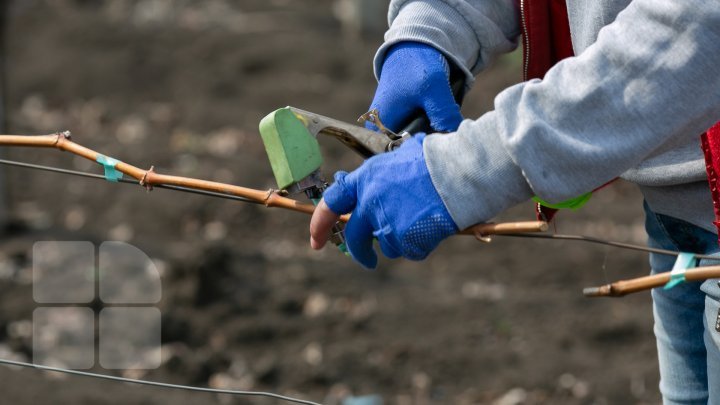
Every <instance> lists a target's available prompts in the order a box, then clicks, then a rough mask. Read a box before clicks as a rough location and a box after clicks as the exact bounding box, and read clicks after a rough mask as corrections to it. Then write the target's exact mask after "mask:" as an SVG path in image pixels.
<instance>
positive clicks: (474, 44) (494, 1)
mask: <svg viewBox="0 0 720 405" xmlns="http://www.w3.org/2000/svg"><path fill="white" fill-rule="evenodd" d="M388 21H389V24H390V29H389V30H388V31H387V32H386V33H385V43H384V44H383V45H382V46H381V47H380V49H379V50H378V52H377V54H376V55H375V63H374V66H375V76H376V77H378V78H379V77H380V70H381V67H382V63H383V61H384V60H385V52H386V51H387V50H388V48H389V47H391V46H392V45H394V44H396V43H398V42H403V41H414V42H422V43H425V44H428V45H430V46H433V47H435V48H436V49H438V50H440V51H441V52H442V53H443V54H444V55H445V56H446V57H447V58H448V59H449V60H450V61H452V62H454V64H455V65H456V66H457V67H459V68H460V69H461V70H462V71H463V72H464V73H465V75H466V77H467V79H466V83H467V85H468V87H469V86H470V85H471V84H472V82H473V80H474V76H475V75H476V74H478V73H479V72H480V71H481V70H483V69H484V68H485V67H486V66H487V65H488V64H489V63H490V62H491V61H492V60H493V59H494V58H495V57H496V56H498V55H499V54H502V53H506V52H510V51H512V50H513V49H515V48H516V47H517V39H518V37H519V35H520V24H519V11H518V9H517V6H516V5H515V2H514V1H513V0H393V1H392V2H391V3H390V9H389V12H388Z"/></svg>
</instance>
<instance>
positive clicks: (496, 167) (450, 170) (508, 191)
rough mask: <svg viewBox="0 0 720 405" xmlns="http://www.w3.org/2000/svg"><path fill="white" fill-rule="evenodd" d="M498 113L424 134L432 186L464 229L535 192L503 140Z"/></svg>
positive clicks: (491, 113)
mask: <svg viewBox="0 0 720 405" xmlns="http://www.w3.org/2000/svg"><path fill="white" fill-rule="evenodd" d="M499 133H500V131H499V130H498V128H497V123H496V117H495V113H494V112H489V113H487V114H485V115H483V116H482V117H480V119H478V120H477V121H472V120H465V121H463V123H462V124H461V125H460V128H458V131H457V132H454V133H450V134H434V135H431V136H428V137H427V138H425V142H424V152H425V159H426V164H427V166H428V171H429V172H430V177H431V178H432V182H433V185H434V186H435V188H436V189H437V191H438V194H440V197H441V198H442V200H443V202H444V203H445V207H446V208H447V209H448V212H450V216H451V217H452V218H453V220H454V221H455V224H456V225H457V226H458V228H460V229H466V228H468V227H470V226H472V225H475V224H477V223H480V222H487V221H488V220H490V219H491V218H493V217H494V216H495V215H497V214H499V213H500V212H502V211H505V210H506V209H508V208H510V207H512V206H514V205H516V204H518V203H521V202H523V201H526V200H528V199H529V198H530V197H532V196H533V192H532V189H531V188H530V186H529V185H528V183H527V180H526V178H525V176H524V175H523V173H522V170H521V169H520V167H519V166H518V165H517V164H515V162H514V161H513V159H512V157H511V156H510V154H509V153H508V151H507V150H506V149H505V146H504V145H503V144H502V141H501V138H500V135H499Z"/></svg>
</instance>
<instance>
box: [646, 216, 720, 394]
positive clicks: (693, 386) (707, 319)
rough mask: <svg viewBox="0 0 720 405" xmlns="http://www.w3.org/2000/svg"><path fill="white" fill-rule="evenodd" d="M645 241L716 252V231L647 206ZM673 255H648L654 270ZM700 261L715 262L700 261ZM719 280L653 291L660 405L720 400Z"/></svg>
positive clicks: (665, 246)
mask: <svg viewBox="0 0 720 405" xmlns="http://www.w3.org/2000/svg"><path fill="white" fill-rule="evenodd" d="M645 212H646V223H645V227H646V230H647V233H648V236H649V245H650V246H652V247H658V248H663V249H669V250H679V251H683V252H690V253H701V254H713V255H718V256H720V248H719V247H718V242H717V235H715V234H714V233H711V232H708V231H706V230H704V229H702V228H699V227H696V226H694V225H692V224H690V223H688V222H685V221H682V220H679V219H677V218H673V217H669V216H666V215H661V214H656V213H654V212H652V211H651V210H650V208H649V207H648V206H647V204H646V205H645ZM674 262H675V257H673V256H665V255H658V254H651V255H650V266H651V268H652V272H653V273H660V272H665V271H670V270H671V269H672V267H673V264H674ZM699 264H700V265H701V266H708V265H717V264H720V262H718V261H710V260H701V261H700V263H699ZM718 282H719V280H717V279H715V280H708V281H705V282H692V283H684V284H680V285H678V286H676V287H675V288H672V289H670V290H663V289H660V288H657V289H655V290H653V292H652V297H653V315H654V317H655V337H656V339H657V348H658V360H659V363H660V392H661V393H662V395H663V403H664V404H712V405H718V404H720V332H718V331H717V330H716V322H717V321H718V316H720V314H719V312H720V301H719V300H720V287H719V286H718Z"/></svg>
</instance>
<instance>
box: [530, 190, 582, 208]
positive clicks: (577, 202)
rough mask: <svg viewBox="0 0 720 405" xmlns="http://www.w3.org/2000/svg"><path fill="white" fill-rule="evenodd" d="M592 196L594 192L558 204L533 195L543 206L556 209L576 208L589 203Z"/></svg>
mask: <svg viewBox="0 0 720 405" xmlns="http://www.w3.org/2000/svg"><path fill="white" fill-rule="evenodd" d="M590 197H592V192H590V193H586V194H583V195H581V196H579V197H575V198H571V199H569V200H565V201H562V202H559V203H556V204H551V203H549V202H547V201H543V200H542V199H540V197H533V198H532V200H533V201H535V202H536V203H538V204H540V205H542V206H543V207H548V208H553V209H556V210H559V209H564V208H567V209H571V210H576V209H579V208H581V207H582V206H583V205H585V204H587V202H588V201H590Z"/></svg>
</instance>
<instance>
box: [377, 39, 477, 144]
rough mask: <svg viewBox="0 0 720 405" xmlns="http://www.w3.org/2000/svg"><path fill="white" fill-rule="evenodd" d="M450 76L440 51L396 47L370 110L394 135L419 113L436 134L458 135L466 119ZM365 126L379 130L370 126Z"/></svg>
mask: <svg viewBox="0 0 720 405" xmlns="http://www.w3.org/2000/svg"><path fill="white" fill-rule="evenodd" d="M449 76H450V65H449V64H448V61H447V59H445V56H444V55H443V54H442V53H440V52H439V51H438V50H437V49H435V48H433V47H431V46H429V45H425V44H422V43H419V42H400V43H397V44H395V45H393V46H392V47H390V49H389V50H388V51H387V54H386V56H385V61H384V62H383V66H382V69H381V71H380V81H379V82H378V87H377V91H376V92H375V98H374V99H373V101H372V104H371V105H370V109H371V110H372V109H374V108H377V110H378V111H379V112H380V120H381V121H382V122H383V124H384V125H385V126H386V127H387V128H388V129H390V130H391V131H394V132H398V131H400V130H401V129H402V128H401V127H400V126H401V125H403V124H407V121H409V120H410V118H412V116H413V115H415V114H417V113H418V112H419V111H424V112H425V114H426V115H427V116H428V118H429V119H430V126H432V128H433V129H434V130H435V131H438V132H452V131H455V130H457V128H458V126H459V125H460V122H462V119H463V118H462V115H461V114H460V106H459V105H458V104H457V103H456V102H455V99H454V97H453V94H452V89H451V88H450V80H449ZM366 126H367V127H368V128H369V129H372V130H377V127H375V125H373V124H371V123H367V124H366Z"/></svg>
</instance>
